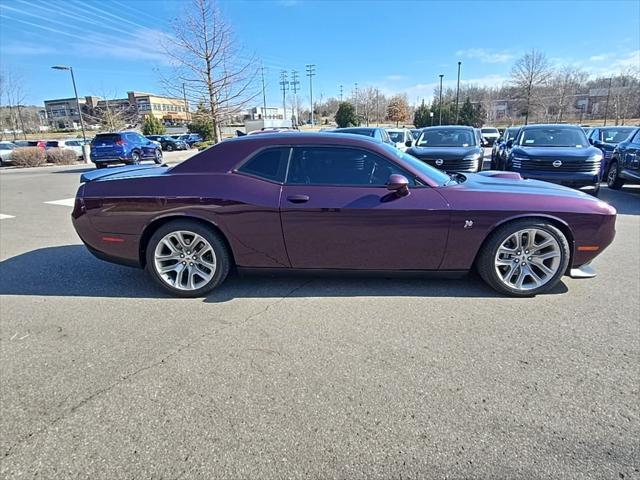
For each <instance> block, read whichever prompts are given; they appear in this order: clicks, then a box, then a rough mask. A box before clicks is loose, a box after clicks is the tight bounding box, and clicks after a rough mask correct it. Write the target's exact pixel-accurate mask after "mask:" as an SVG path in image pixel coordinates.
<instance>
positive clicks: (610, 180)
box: [607, 161, 624, 190]
mask: <svg viewBox="0 0 640 480" xmlns="http://www.w3.org/2000/svg"><path fill="white" fill-rule="evenodd" d="M623 185H624V180H623V179H621V178H620V177H619V176H618V162H616V161H613V162H611V165H609V171H608V172H607V187H609V188H612V189H613V190H620V189H621V188H622V186H623Z"/></svg>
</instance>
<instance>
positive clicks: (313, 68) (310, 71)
mask: <svg viewBox="0 0 640 480" xmlns="http://www.w3.org/2000/svg"><path fill="white" fill-rule="evenodd" d="M305 67H306V70H307V77H309V101H310V102H311V125H315V123H314V120H313V76H314V75H315V74H316V66H315V64H313V63H308V64H307V65H305Z"/></svg>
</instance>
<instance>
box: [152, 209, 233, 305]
mask: <svg viewBox="0 0 640 480" xmlns="http://www.w3.org/2000/svg"><path fill="white" fill-rule="evenodd" d="M146 262H147V263H146V268H147V271H148V272H149V274H150V275H151V276H152V278H153V279H154V280H155V281H156V283H158V284H159V285H160V286H161V287H163V288H164V289H165V290H168V291H169V292H170V293H172V294H173V295H176V296H179V297H199V296H202V295H204V294H206V293H207V292H209V291H211V290H212V289H214V288H215V287H217V286H218V285H220V284H221V283H222V282H223V281H224V280H225V278H226V277H227V274H228V273H229V269H230V267H231V255H230V254H229V251H228V249H227V247H226V244H225V242H224V241H223V240H222V239H221V238H220V237H219V235H217V234H216V233H214V232H213V231H212V230H211V229H209V228H207V227H206V226H205V225H203V224H201V223H198V222H194V221H191V220H177V221H174V222H170V223H168V224H166V225H163V226H162V227H160V228H159V229H158V230H157V231H156V232H155V233H154V234H153V235H152V236H151V239H150V240H149V243H148V244H147V251H146Z"/></svg>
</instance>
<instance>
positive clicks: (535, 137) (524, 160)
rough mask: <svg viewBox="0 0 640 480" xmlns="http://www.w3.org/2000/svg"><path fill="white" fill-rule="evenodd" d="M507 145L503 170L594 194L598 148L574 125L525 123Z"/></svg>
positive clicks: (600, 158) (598, 180)
mask: <svg viewBox="0 0 640 480" xmlns="http://www.w3.org/2000/svg"><path fill="white" fill-rule="evenodd" d="M507 147H509V148H511V152H509V158H508V159H507V165H506V170H512V171H514V172H518V173H520V175H521V176H522V177H524V178H533V179H536V180H544V181H546V182H551V183H557V184H560V185H566V186H568V187H573V188H577V189H580V190H588V191H589V193H591V194H593V195H597V194H598V191H599V190H600V168H601V167H600V164H601V162H602V152H601V151H600V150H598V149H597V148H595V147H593V146H591V145H590V144H589V142H588V141H587V137H586V135H585V134H584V131H583V130H582V129H581V128H580V127H577V126H574V125H525V126H524V127H521V129H520V133H518V136H517V137H516V139H515V140H509V141H508V142H507Z"/></svg>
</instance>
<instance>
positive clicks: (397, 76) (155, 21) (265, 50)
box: [0, 0, 640, 105]
mask: <svg viewBox="0 0 640 480" xmlns="http://www.w3.org/2000/svg"><path fill="white" fill-rule="evenodd" d="M187 2H188V0H159V1H150V0H119V1H113V0H112V1H110V0H103V1H100V2H95V1H80V0H65V1H58V0H49V1H46V2H43V1H39V0H32V1H26V0H0V66H1V68H2V70H3V71H10V72H12V73H13V74H14V75H17V76H19V77H20V78H21V79H22V80H23V82H24V84H23V89H24V91H25V92H26V94H27V103H30V104H31V103H33V104H40V105H41V104H42V101H43V100H44V99H47V98H59V97H68V96H71V95H72V93H73V92H72V91H71V90H70V81H69V78H68V75H67V74H66V73H65V72H60V71H55V70H51V69H50V68H49V67H50V66H51V65H54V64H69V65H72V66H73V67H74V71H75V73H76V80H77V82H78V90H79V92H78V93H79V94H80V95H97V96H109V97H114V96H120V97H123V96H125V95H126V92H127V91H128V90H138V91H151V92H155V93H163V91H162V87H161V85H160V82H159V73H158V70H163V69H165V68H167V60H166V58H165V56H164V55H163V54H162V52H161V51H160V48H159V41H158V39H159V38H161V37H162V36H163V35H164V34H165V33H168V32H170V22H171V20H173V19H175V18H179V17H180V13H181V10H183V9H184V8H185V7H186V5H187ZM220 6H221V9H222V11H223V13H224V15H225V17H226V18H227V20H228V22H229V23H230V24H231V25H232V26H233V28H234V30H235V33H236V35H237V37H238V39H240V41H241V42H242V44H243V47H244V49H245V51H246V52H247V55H251V54H255V55H256V56H257V58H259V59H261V60H262V61H263V62H264V65H265V67H266V68H267V80H268V85H269V87H268V93H267V97H268V103H269V104H272V105H279V104H280V99H281V96H280V95H279V93H278V85H277V82H278V78H277V77H278V75H279V72H280V70H281V69H283V68H284V69H286V70H287V71H289V72H290V71H291V70H292V69H297V70H298V71H300V73H301V74H303V72H304V68H305V67H304V66H305V64H306V63H315V64H316V65H317V67H316V68H317V76H316V77H315V78H314V97H315V98H316V99H317V98H318V97H319V96H320V95H321V94H322V95H323V96H324V97H325V98H326V97H328V96H337V95H338V85H340V84H342V85H344V91H345V94H347V93H348V92H350V91H351V89H352V88H353V84H354V82H358V84H359V86H361V87H364V86H369V85H371V86H376V87H378V88H380V89H381V90H382V91H384V92H385V93H395V92H405V93H407V94H408V95H409V100H410V102H411V103H414V102H416V101H417V100H419V99H421V98H423V97H424V98H426V99H429V98H430V97H431V95H432V93H433V89H434V87H435V85H436V82H437V78H438V74H440V73H443V74H444V75H445V78H444V80H445V85H454V84H455V76H456V65H457V62H458V60H460V61H462V79H463V81H467V82H471V83H477V84H482V85H498V84H501V83H502V82H505V81H507V80H508V77H509V70H510V68H511V66H512V64H513V62H514V61H515V60H516V59H517V58H518V57H519V56H521V55H522V54H523V53H524V52H525V51H526V50H529V49H531V48H536V49H539V50H542V51H543V52H545V53H546V55H547V56H548V57H549V59H551V60H552V62H554V63H556V64H558V65H561V64H571V65H575V66H579V67H581V68H583V69H585V70H586V71H587V72H589V73H590V74H591V75H594V76H595V75H607V74H609V73H614V72H618V71H620V70H621V69H623V68H625V67H630V66H635V67H636V68H638V67H640V2H638V1H637V0H630V1H607V2H602V1H577V0H576V1H568V2H562V1H537V2H524V1H520V2H490V1H467V2H463V1H460V2H455V1H449V2H432V1H410V2H402V1H375V0H368V1H351V2H349V1H339V0H326V1H304V0H254V1H249V0H231V1H220ZM302 81H303V84H302V85H303V96H302V99H303V101H304V100H305V98H307V97H306V95H307V94H308V83H307V78H306V77H303V78H302ZM257 103H259V102H257Z"/></svg>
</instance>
